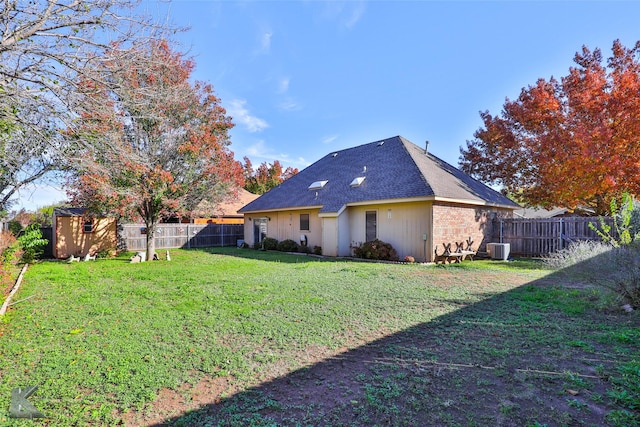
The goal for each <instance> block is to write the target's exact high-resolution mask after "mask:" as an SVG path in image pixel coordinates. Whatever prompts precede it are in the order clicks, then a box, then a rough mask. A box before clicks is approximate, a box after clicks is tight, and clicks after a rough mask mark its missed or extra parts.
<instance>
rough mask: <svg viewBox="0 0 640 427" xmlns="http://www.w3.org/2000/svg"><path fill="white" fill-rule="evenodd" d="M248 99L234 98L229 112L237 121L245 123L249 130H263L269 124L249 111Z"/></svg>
mask: <svg viewBox="0 0 640 427" xmlns="http://www.w3.org/2000/svg"><path fill="white" fill-rule="evenodd" d="M246 103H247V101H245V100H244V99H232V100H231V101H230V102H229V105H228V106H227V113H228V114H229V115H230V116H231V117H232V119H233V121H234V122H235V123H238V124H241V125H244V126H245V127H246V128H247V130H249V132H252V133H254V132H261V131H263V130H264V129H266V128H268V127H269V124H268V123H267V122H266V121H265V120H263V119H261V118H259V117H256V116H253V115H251V114H250V113H249V110H248V109H247V108H246V107H245V105H246Z"/></svg>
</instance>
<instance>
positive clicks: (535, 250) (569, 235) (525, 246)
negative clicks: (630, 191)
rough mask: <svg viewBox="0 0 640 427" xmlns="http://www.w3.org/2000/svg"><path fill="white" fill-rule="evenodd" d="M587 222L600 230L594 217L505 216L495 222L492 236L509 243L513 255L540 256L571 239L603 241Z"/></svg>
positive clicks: (608, 222)
mask: <svg viewBox="0 0 640 427" xmlns="http://www.w3.org/2000/svg"><path fill="white" fill-rule="evenodd" d="M605 222H606V223H607V224H608V225H613V218H605ZM589 223H593V224H594V225H595V226H596V228H597V229H600V220H599V219H598V218H596V217H591V218H583V217H567V218H545V219H532V218H518V219H516V218H507V219H501V220H499V221H498V223H497V224H496V228H495V229H494V236H493V237H494V241H497V242H500V243H509V244H510V245H511V247H510V252H511V253H512V254H514V255H521V256H543V255H547V254H550V253H552V252H557V251H559V250H561V249H564V248H566V247H567V246H569V244H570V243H571V242H574V241H578V240H602V239H601V238H600V236H598V233H596V232H595V231H594V230H592V229H591V228H590V227H589ZM611 232H612V233H613V232H614V230H613V229H612V230H611Z"/></svg>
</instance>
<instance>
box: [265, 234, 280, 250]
mask: <svg viewBox="0 0 640 427" xmlns="http://www.w3.org/2000/svg"><path fill="white" fill-rule="evenodd" d="M262 248H263V249H264V250H265V251H275V250H276V249H278V239H274V238H273V237H265V238H264V239H262Z"/></svg>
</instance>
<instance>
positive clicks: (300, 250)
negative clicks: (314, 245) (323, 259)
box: [298, 245, 311, 254]
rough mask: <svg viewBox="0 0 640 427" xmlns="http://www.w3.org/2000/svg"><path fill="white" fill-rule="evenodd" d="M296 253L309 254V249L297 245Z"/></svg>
mask: <svg viewBox="0 0 640 427" xmlns="http://www.w3.org/2000/svg"><path fill="white" fill-rule="evenodd" d="M298 252H301V253H303V254H310V253H311V248H310V247H309V246H304V245H298Z"/></svg>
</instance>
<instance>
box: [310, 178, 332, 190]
mask: <svg viewBox="0 0 640 427" xmlns="http://www.w3.org/2000/svg"><path fill="white" fill-rule="evenodd" d="M327 182H329V181H326V180H325V181H316V182H314V183H313V184H311V185H310V186H309V190H320V189H322V188H324V186H325V185H327Z"/></svg>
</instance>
